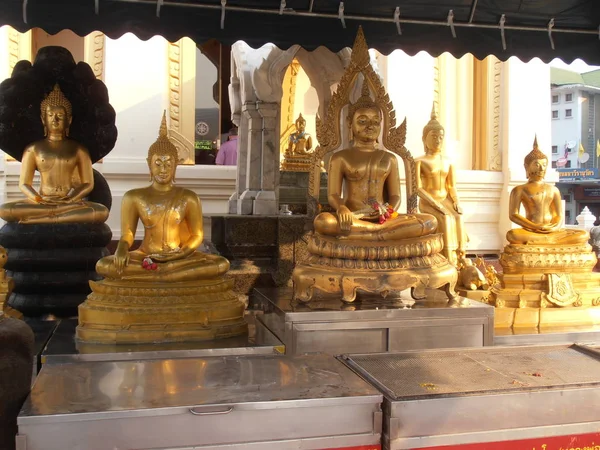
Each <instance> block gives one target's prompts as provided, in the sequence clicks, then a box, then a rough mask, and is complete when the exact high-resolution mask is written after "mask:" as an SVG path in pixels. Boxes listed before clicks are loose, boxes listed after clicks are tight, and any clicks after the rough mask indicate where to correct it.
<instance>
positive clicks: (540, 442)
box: [418, 433, 600, 450]
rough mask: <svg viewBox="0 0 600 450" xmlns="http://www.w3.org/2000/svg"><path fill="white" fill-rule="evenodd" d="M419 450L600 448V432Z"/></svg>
mask: <svg viewBox="0 0 600 450" xmlns="http://www.w3.org/2000/svg"><path fill="white" fill-rule="evenodd" d="M418 450H600V433H590V434H579V435H573V436H552V437H541V438H535V439H523V440H518V441H502V442H482V443H478V444H460V445H443V446H439V447H423V448H420V449H418Z"/></svg>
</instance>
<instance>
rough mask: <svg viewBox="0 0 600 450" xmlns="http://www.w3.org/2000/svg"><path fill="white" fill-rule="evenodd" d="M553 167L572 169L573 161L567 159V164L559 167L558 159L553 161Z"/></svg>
mask: <svg viewBox="0 0 600 450" xmlns="http://www.w3.org/2000/svg"><path fill="white" fill-rule="evenodd" d="M552 168H553V169H570V168H571V161H567V164H565V165H564V166H562V167H558V166H557V164H556V161H552Z"/></svg>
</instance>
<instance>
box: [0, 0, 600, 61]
mask: <svg viewBox="0 0 600 450" xmlns="http://www.w3.org/2000/svg"><path fill="white" fill-rule="evenodd" d="M222 4H225V6H224V8H223V5H222ZM450 11H452V13H450ZM157 16H158V17H157ZM449 16H450V17H451V20H449ZM394 17H397V18H399V26H400V27H399V28H400V31H401V34H399V30H398V26H397V24H396V23H395V22H394ZM503 17H504V44H505V45H503V39H502V32H501V25H500V24H501V22H502V18H503ZM0 24H8V25H12V26H13V27H15V28H16V29H18V30H20V31H24V30H27V29H29V28H33V27H40V28H43V29H44V30H46V31H47V32H49V33H52V34H54V33H57V32H58V31H60V30H63V29H71V30H73V31H74V32H76V33H77V34H79V35H85V34H88V33H89V32H91V31H94V30H99V31H102V32H104V33H105V34H107V35H108V36H109V37H112V38H116V37H119V36H121V35H122V34H124V33H126V32H132V33H134V34H136V35H137V36H138V37H140V38H141V39H148V38H150V37H152V36H154V35H162V36H164V37H165V38H167V39H168V40H170V41H174V40H177V39H179V38H181V37H183V36H188V37H190V38H192V39H193V40H194V41H195V42H196V43H202V42H205V41H207V40H209V39H212V38H214V39H218V40H219V41H221V42H222V43H225V44H232V43H234V42H235V41H237V40H244V41H246V42H247V43H248V44H249V45H251V46H252V47H259V46H261V45H263V44H265V43H267V42H273V43H274V44H276V45H277V46H278V47H280V48H288V47H290V46H291V45H293V44H300V45H301V46H302V47H304V48H305V49H307V50H312V49H315V48H316V47H318V46H320V45H325V46H327V47H329V48H330V49H331V50H333V51H338V50H340V49H342V48H344V47H349V46H352V42H353V39H354V36H355V35H356V31H357V27H358V26H359V25H362V26H363V29H364V31H365V36H366V38H367V42H368V43H369V46H370V47H372V48H376V49H377V50H379V51H380V52H382V53H385V54H388V53H389V52H391V51H393V50H395V49H402V50H404V51H406V52H407V53H409V54H415V53H417V52H419V51H421V50H424V51H427V52H428V53H430V54H431V55H434V56H437V55H439V54H441V53H443V52H450V53H452V54H453V55H454V56H457V57H460V56H462V55H463V54H465V53H472V54H473V55H475V56H476V57H477V58H479V59H482V58H484V57H486V56H487V55H489V54H494V55H496V56H497V57H499V58H500V59H503V60H505V59H507V58H508V57H510V56H517V57H519V58H520V59H521V60H524V61H528V60H530V59H531V58H533V57H536V56H537V57H539V58H541V59H542V60H544V61H546V62H547V61H550V60H552V59H553V58H561V59H562V60H563V61H565V62H571V61H573V60H574V59H576V58H581V59H583V60H584V61H586V62H587V63H588V64H598V65H600V32H599V26H600V0H347V1H344V2H340V1H339V0H336V1H334V0H287V1H281V0H227V1H222V0H204V1H198V0H177V1H175V0H2V1H1V2H0ZM221 24H223V28H221ZM451 25H453V26H451ZM344 27H345V28H344ZM452 30H454V33H455V35H456V37H453V33H452ZM503 47H505V49H504V48H503ZM553 47H554V48H553Z"/></svg>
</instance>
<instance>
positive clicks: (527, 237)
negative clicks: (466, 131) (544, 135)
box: [506, 137, 589, 245]
mask: <svg viewBox="0 0 600 450" xmlns="http://www.w3.org/2000/svg"><path fill="white" fill-rule="evenodd" d="M547 168H548V157H547V156H546V155H545V154H544V153H543V152H542V151H540V149H539V148H538V143H537V137H536V139H535V140H534V142H533V150H532V151H531V152H529V154H528V155H527V156H526V157H525V171H526V172H527V179H528V181H527V183H525V184H522V185H520V186H517V187H515V188H514V189H513V190H512V192H511V194H510V201H509V218H510V220H511V221H512V222H513V223H515V224H517V225H519V226H520V227H521V228H514V229H512V230H509V231H508V232H507V233H506V240H507V241H508V242H510V243H511V244H525V245H529V244H532V245H540V244H542V245H543V244H561V245H570V244H572V245H581V244H586V243H587V241H588V239H589V234H588V233H587V231H585V230H581V229H566V228H559V226H560V224H561V223H562V220H563V211H562V203H561V197H560V192H559V190H558V188H556V187H555V186H552V185H550V184H547V183H545V182H544V177H545V176H546V169H547ZM521 205H523V208H524V209H525V217H523V216H522V215H521V211H520V209H521Z"/></svg>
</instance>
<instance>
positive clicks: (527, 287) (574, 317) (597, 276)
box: [490, 244, 600, 328]
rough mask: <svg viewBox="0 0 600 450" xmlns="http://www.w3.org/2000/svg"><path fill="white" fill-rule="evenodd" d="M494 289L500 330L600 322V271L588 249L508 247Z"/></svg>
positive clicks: (491, 300) (573, 247)
mask: <svg viewBox="0 0 600 450" xmlns="http://www.w3.org/2000/svg"><path fill="white" fill-rule="evenodd" d="M500 264H501V265H502V268H503V272H504V273H503V274H502V275H501V276H500V281H501V285H500V286H496V287H494V288H493V289H492V292H491V297H490V303H491V304H492V305H494V306H496V311H495V319H494V326H495V328H506V327H513V328H529V327H540V328H544V327H566V326H590V325H597V324H600V273H596V272H592V269H593V267H594V265H595V264H596V256H595V255H594V253H592V249H591V246H589V245H587V244H585V245H547V246H534V245H515V244H511V245H507V246H506V247H505V249H504V252H503V254H502V255H501V257H500Z"/></svg>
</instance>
